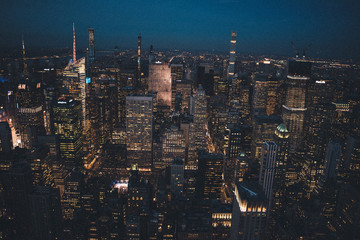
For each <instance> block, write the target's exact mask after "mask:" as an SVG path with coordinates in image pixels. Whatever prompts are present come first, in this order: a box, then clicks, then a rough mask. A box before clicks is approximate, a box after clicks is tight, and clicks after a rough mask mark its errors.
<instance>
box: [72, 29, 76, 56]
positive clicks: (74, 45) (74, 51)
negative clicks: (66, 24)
mask: <svg viewBox="0 0 360 240" xmlns="http://www.w3.org/2000/svg"><path fill="white" fill-rule="evenodd" d="M73 62H76V44H75V24H74V23H73Z"/></svg>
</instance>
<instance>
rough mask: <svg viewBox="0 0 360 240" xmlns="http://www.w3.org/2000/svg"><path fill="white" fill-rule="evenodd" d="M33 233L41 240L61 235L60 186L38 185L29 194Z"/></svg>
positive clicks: (56, 237)
mask: <svg viewBox="0 0 360 240" xmlns="http://www.w3.org/2000/svg"><path fill="white" fill-rule="evenodd" d="M29 201H30V215H31V224H30V223H29V224H30V225H31V226H32V233H33V234H32V235H33V236H34V238H36V239H39V240H47V239H58V238H60V237H61V231H62V217H61V204H60V193H59V189H58V188H52V187H50V186H38V187H37V188H36V189H35V191H34V192H33V193H31V194H30V196H29Z"/></svg>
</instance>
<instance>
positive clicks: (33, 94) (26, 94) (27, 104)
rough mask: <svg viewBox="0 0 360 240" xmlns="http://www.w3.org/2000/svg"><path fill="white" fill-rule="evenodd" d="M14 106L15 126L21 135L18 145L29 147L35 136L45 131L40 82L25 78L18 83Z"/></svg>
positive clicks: (32, 143)
mask: <svg viewBox="0 0 360 240" xmlns="http://www.w3.org/2000/svg"><path fill="white" fill-rule="evenodd" d="M16 107H17V126H18V128H19V131H20V136H21V144H20V146H21V147H25V148H31V147H32V146H33V145H34V143H35V140H36V137H37V136H38V135H42V134H44V133H45V128H44V112H43V89H42V84H41V82H39V81H32V80H26V81H24V82H22V83H20V84H18V87H17V92H16Z"/></svg>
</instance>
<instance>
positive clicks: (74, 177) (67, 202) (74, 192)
mask: <svg viewBox="0 0 360 240" xmlns="http://www.w3.org/2000/svg"><path fill="white" fill-rule="evenodd" d="M84 187H85V183H84V176H83V175H82V174H81V173H80V172H78V171H77V170H74V171H71V173H70V174H69V175H68V176H67V178H66V180H65V191H64V196H63V198H62V210H63V216H64V218H65V219H69V220H72V219H74V217H75V215H76V212H77V211H78V210H79V209H81V206H82V203H81V198H82V195H83V194H84Z"/></svg>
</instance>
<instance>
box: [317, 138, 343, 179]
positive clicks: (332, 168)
mask: <svg viewBox="0 0 360 240" xmlns="http://www.w3.org/2000/svg"><path fill="white" fill-rule="evenodd" d="M340 158H341V145H340V143H338V142H336V141H334V140H332V141H330V142H329V144H328V146H327V148H326V154H325V163H324V171H323V175H322V177H321V182H322V183H321V184H323V183H325V182H326V181H327V180H329V179H336V177H337V174H338V170H339V165H340Z"/></svg>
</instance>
